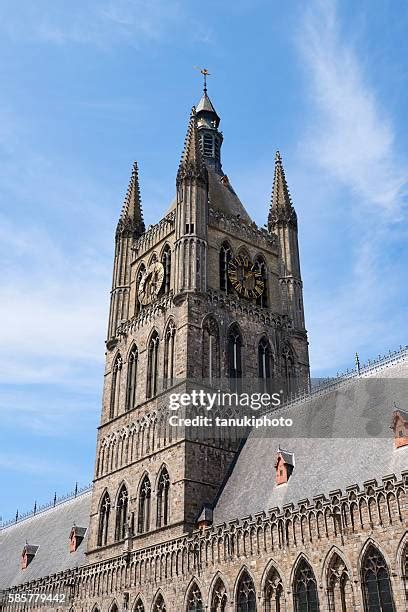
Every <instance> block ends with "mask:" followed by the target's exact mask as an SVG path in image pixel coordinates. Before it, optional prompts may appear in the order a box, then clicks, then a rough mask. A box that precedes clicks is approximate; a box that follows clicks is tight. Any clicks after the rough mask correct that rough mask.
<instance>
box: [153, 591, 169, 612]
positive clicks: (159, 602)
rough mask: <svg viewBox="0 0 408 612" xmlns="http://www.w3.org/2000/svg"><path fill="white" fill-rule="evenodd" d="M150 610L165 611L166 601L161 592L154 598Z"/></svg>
mask: <svg viewBox="0 0 408 612" xmlns="http://www.w3.org/2000/svg"><path fill="white" fill-rule="evenodd" d="M152 612H167V608H166V603H165V601H164V597H163V595H162V594H161V593H158V594H157V595H156V597H155V599H154V603H153V608H152Z"/></svg>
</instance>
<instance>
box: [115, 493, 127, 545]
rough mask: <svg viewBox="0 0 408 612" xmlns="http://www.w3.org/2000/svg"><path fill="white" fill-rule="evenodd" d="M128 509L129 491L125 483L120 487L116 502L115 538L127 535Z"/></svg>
mask: <svg viewBox="0 0 408 612" xmlns="http://www.w3.org/2000/svg"><path fill="white" fill-rule="evenodd" d="M127 511H128V492H127V488H126V485H124V484H123V485H122V486H121V488H120V491H119V494H118V499H117V502H116V526H115V540H123V538H124V537H125V535H126V524H127Z"/></svg>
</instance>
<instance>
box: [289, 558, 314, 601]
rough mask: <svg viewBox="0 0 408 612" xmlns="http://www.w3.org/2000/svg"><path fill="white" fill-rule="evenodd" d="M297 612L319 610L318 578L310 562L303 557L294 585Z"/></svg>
mask: <svg viewBox="0 0 408 612" xmlns="http://www.w3.org/2000/svg"><path fill="white" fill-rule="evenodd" d="M293 593H294V604H295V605H294V607H295V612H318V610H319V598H318V595H317V585H316V578H315V576H314V573H313V570H312V568H311V567H310V565H309V563H308V562H307V561H306V560H305V559H302V560H301V561H300V563H299V565H298V566H297V569H296V573H295V579H294V585H293Z"/></svg>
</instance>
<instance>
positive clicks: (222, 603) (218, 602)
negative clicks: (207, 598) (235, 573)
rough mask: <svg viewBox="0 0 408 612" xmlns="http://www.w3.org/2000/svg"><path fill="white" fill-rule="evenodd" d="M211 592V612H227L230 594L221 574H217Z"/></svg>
mask: <svg viewBox="0 0 408 612" xmlns="http://www.w3.org/2000/svg"><path fill="white" fill-rule="evenodd" d="M210 593H211V604H210V612H225V610H226V608H227V603H228V594H227V589H226V587H225V582H224V580H223V579H222V578H221V576H220V575H218V576H216V578H215V580H214V582H213V586H212V589H210Z"/></svg>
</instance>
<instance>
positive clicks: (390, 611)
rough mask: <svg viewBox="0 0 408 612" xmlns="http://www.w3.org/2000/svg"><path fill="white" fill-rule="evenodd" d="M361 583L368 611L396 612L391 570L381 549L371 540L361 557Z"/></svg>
mask: <svg viewBox="0 0 408 612" xmlns="http://www.w3.org/2000/svg"><path fill="white" fill-rule="evenodd" d="M361 585H362V590H363V598H364V606H365V610H366V612H378V611H381V612H394V611H395V606H394V599H393V595H392V588H391V581H390V572H389V569H388V565H387V562H386V561H385V558H384V556H383V554H382V553H381V552H380V549H379V548H377V546H375V545H374V543H373V542H369V543H368V545H366V547H365V551H364V553H363V556H362V559H361Z"/></svg>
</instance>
